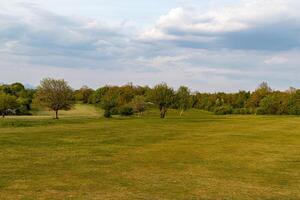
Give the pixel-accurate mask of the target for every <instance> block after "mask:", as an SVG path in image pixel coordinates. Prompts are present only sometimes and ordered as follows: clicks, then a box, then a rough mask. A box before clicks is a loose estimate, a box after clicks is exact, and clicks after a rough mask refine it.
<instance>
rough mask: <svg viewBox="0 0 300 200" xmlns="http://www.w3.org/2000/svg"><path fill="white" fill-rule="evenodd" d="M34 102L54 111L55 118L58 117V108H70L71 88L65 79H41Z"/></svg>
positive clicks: (72, 97)
mask: <svg viewBox="0 0 300 200" xmlns="http://www.w3.org/2000/svg"><path fill="white" fill-rule="evenodd" d="M35 103H36V104H39V105H41V106H44V107H47V108H49V109H50V110H53V111H55V113H56V115H55V118H56V119H58V111H59V110H70V109H71V108H72V106H73V105H74V103H75V102H74V96H73V90H72V88H71V87H70V86H69V85H68V84H67V82H66V81H65V80H55V79H51V78H46V79H43V80H42V81H41V83H40V86H39V87H38V90H37V93H36V96H35Z"/></svg>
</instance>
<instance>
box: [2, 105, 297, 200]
mask: <svg viewBox="0 0 300 200" xmlns="http://www.w3.org/2000/svg"><path fill="white" fill-rule="evenodd" d="M77 108H78V110H81V111H80V112H79V111H78V110H77V111H72V113H69V114H65V115H64V116H63V115H62V119H61V120H58V121H57V120H51V119H48V117H27V118H17V119H15V118H8V119H4V120H3V119H1V120H0V199H179V200H181V199H299V198H300V131H299V128H300V118H298V117H258V116H214V115H209V114H207V113H203V112H200V111H190V113H186V114H185V116H183V117H182V118H179V117H177V116H178V115H177V114H176V113H175V112H172V113H170V114H169V116H168V118H167V119H165V120H160V119H159V118H157V117H158V115H154V114H156V113H150V114H149V115H147V116H145V117H143V118H115V119H109V120H107V119H103V118H101V117H99V114H98V111H96V110H94V109H93V108H91V107H84V106H83V107H82V106H79V107H77ZM84 110H85V111H84ZM78 112H79V113H81V114H78ZM74 113H77V114H74ZM82 113H84V114H82ZM92 113H94V114H93V115H92ZM84 115H85V116H86V117H82V116H84Z"/></svg>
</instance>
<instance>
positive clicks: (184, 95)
mask: <svg viewBox="0 0 300 200" xmlns="http://www.w3.org/2000/svg"><path fill="white" fill-rule="evenodd" d="M190 94H191V91H190V90H189V89H188V88H187V87H185V86H181V87H180V88H179V89H178V90H177V92H176V99H177V104H178V109H179V110H180V116H182V114H183V112H184V111H186V110H187V109H189V108H190V107H191V95H190Z"/></svg>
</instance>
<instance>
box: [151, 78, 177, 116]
mask: <svg viewBox="0 0 300 200" xmlns="http://www.w3.org/2000/svg"><path fill="white" fill-rule="evenodd" d="M149 98H150V100H151V101H152V102H153V103H154V104H155V105H157V106H158V108H159V111H160V118H165V116H166V113H167V111H168V108H169V107H170V106H171V105H172V103H173V100H174V90H173V89H172V88H170V87H169V86H168V85H167V84H166V83H162V84H158V85H156V86H155V87H154V88H153V89H152V90H151V91H150V94H149Z"/></svg>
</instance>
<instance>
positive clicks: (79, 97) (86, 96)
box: [75, 86, 94, 103]
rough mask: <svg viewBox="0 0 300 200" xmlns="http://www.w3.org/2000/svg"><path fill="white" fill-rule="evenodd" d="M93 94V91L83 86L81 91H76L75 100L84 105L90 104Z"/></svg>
mask: <svg viewBox="0 0 300 200" xmlns="http://www.w3.org/2000/svg"><path fill="white" fill-rule="evenodd" d="M93 93H94V90H93V89H91V88H89V87H87V86H83V87H81V88H80V89H79V90H76V91H75V99H76V101H81V102H82V103H90V102H91V96H92V95H93Z"/></svg>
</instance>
